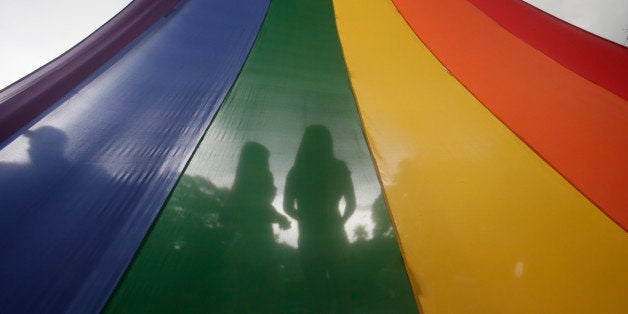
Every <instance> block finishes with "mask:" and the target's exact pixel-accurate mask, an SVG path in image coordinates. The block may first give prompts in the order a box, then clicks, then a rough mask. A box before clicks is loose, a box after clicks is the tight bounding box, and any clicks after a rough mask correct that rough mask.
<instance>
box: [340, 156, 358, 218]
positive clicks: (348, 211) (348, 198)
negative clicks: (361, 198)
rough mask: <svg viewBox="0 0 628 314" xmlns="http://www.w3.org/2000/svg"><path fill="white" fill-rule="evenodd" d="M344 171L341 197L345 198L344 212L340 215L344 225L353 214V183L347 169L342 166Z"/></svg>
mask: <svg viewBox="0 0 628 314" xmlns="http://www.w3.org/2000/svg"><path fill="white" fill-rule="evenodd" d="M344 167H345V169H346V171H345V178H344V180H343V182H344V184H343V190H344V192H343V197H344V198H345V204H346V205H345V211H344V213H343V215H342V223H346V222H347V220H349V218H351V215H353V212H355V206H356V205H355V191H354V190H353V182H352V181H351V172H349V169H348V168H346V165H344Z"/></svg>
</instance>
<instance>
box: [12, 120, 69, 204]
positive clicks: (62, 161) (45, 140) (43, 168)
mask: <svg viewBox="0 0 628 314" xmlns="http://www.w3.org/2000/svg"><path fill="white" fill-rule="evenodd" d="M24 135H25V136H26V137H27V138H28V139H29V144H30V145H29V147H28V155H29V158H30V163H24V164H20V163H0V188H2V190H3V191H5V193H2V196H0V201H1V202H2V207H3V208H5V209H12V210H17V209H20V208H30V207H32V206H34V203H35V202H36V201H37V199H39V198H43V197H45V196H46V195H41V194H42V191H45V189H43V190H42V189H41V188H42V187H43V186H46V185H51V186H54V181H55V180H57V179H58V176H59V174H60V173H59V172H60V171H61V170H62V169H66V168H68V166H69V162H68V161H67V160H66V158H65V155H64V149H65V145H66V143H67V137H66V135H65V134H64V133H63V132H62V131H60V130H58V129H56V128H53V127H50V126H44V127H41V128H38V129H37V130H34V131H30V130H29V131H26V132H24ZM9 191H11V192H10V193H9Z"/></svg>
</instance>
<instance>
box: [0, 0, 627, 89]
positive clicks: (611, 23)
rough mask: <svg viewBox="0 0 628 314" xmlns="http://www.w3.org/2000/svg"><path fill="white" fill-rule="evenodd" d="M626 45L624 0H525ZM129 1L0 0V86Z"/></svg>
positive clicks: (51, 55) (43, 61)
mask: <svg viewBox="0 0 628 314" xmlns="http://www.w3.org/2000/svg"><path fill="white" fill-rule="evenodd" d="M525 1H526V2H528V3H530V4H532V5H535V6H537V7H538V8H540V9H542V10H544V11H546V12H548V13H550V14H552V15H554V16H557V17H559V18H561V19H563V20H566V21H568V22H570V23H572V24H574V25H577V26H579V27H581V28H584V29H586V30H588V31H590V32H592V33H595V34H597V35H599V36H602V37H605V38H607V39H609V40H612V41H615V42H617V43H619V44H622V45H624V46H628V39H627V37H628V0H525ZM130 2H131V0H54V1H53V0H0V38H1V39H2V40H1V42H2V44H1V49H0V89H2V88H4V87H6V86H8V85H9V84H11V83H13V82H15V81H17V80H18V79H20V78H22V77H23V76H25V75H27V74H29V73H30V72H32V71H34V70H36V69H37V68H39V67H41V66H42V65H44V64H46V63H48V62H49V61H50V60H52V59H54V58H56V57H57V56H59V55H61V54H62V53H63V52H65V51H66V50H68V49H70V48H71V47H72V46H74V45H75V44H77V43H78V42H80V41H81V40H82V39H83V38H85V37H86V36H88V35H89V34H91V33H92V32H93V31H95V30H96V29H97V28H98V27H100V26H101V25H102V24H103V23H105V22H107V21H108V20H109V19H110V18H111V17H113V16H114V15H115V14H116V13H118V12H119V11H120V10H121V9H123V8H124V7H125V6H126V5H127V4H128V3H130Z"/></svg>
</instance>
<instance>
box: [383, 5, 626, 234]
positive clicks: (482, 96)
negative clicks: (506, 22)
mask: <svg viewBox="0 0 628 314" xmlns="http://www.w3.org/2000/svg"><path fill="white" fill-rule="evenodd" d="M393 2H394V3H395V5H396V6H397V8H398V10H399V11H400V12H401V14H402V15H403V17H404V18H405V19H406V21H407V22H408V23H409V25H410V26H411V27H412V29H413V31H414V32H415V33H416V34H417V35H418V36H419V38H420V39H421V40H422V41H423V42H424V43H425V44H426V45H427V46H428V48H429V49H430V50H431V51H432V52H433V53H434V54H435V55H436V56H437V57H438V58H439V60H440V61H441V62H442V63H443V64H444V65H445V66H446V67H447V68H448V70H449V71H451V73H453V75H454V76H456V78H458V80H460V81H461V83H462V84H463V85H465V86H466V87H467V88H468V89H469V90H470V91H471V92H472V93H473V94H474V95H475V96H476V97H477V98H478V99H479V100H480V101H481V102H482V103H483V104H484V105H485V106H486V107H487V108H488V109H489V110H490V111H491V112H493V114H495V115H496V116H497V117H498V118H499V119H500V120H501V121H502V122H504V123H505V124H506V125H507V126H508V127H509V128H510V129H511V130H513V131H514V132H515V133H516V134H517V135H518V136H519V137H520V138H521V139H522V140H523V141H525V142H526V143H527V144H528V145H529V146H530V147H531V148H532V149H534V150H535V151H536V152H537V153H538V154H539V155H540V156H541V157H542V158H544V159H545V160H546V161H547V162H548V163H549V164H550V165H552V166H553V167H554V168H555V169H556V170H557V171H559V172H560V173H561V174H562V175H563V176H564V177H565V178H566V179H567V180H569V181H570V182H571V183H572V184H573V185H574V186H575V187H576V188H578V189H579V190H580V191H581V192H582V193H583V194H584V195H585V196H587V197H588V198H589V199H590V200H591V201H592V202H594V203H595V204H596V205H597V206H598V207H599V208H601V209H602V211H604V212H605V213H606V214H607V215H608V216H609V217H610V218H612V219H613V220H614V221H615V222H617V223H618V224H619V225H620V226H621V227H622V228H624V230H628V193H626V191H628V162H627V160H626V159H627V157H626V156H628V103H627V102H626V100H623V99H622V98H620V97H618V96H616V95H614V94H613V93H611V92H609V91H607V90H605V89H604V88H602V87H600V86H597V85H595V84H593V83H591V82H589V81H587V80H586V79H584V78H582V77H580V76H578V75H577V74H575V73H573V72H571V71H569V70H567V69H565V68H564V67H562V66H561V65H560V64H558V63H556V62H555V61H553V60H552V59H550V58H549V57H547V56H545V55H544V54H542V53H540V52H539V51H537V50H535V49H534V48H532V47H530V46H528V45H527V44H525V43H524V42H523V41H521V40H520V39H518V38H517V37H515V36H513V35H512V34H510V33H508V32H507V31H506V30H504V29H502V28H500V27H499V26H498V25H497V24H495V23H494V22H493V21H492V20H490V19H489V18H488V17H487V16H485V15H484V14H483V13H482V12H480V11H479V10H478V9H477V8H475V7H473V6H472V5H471V4H469V3H467V2H466V1H462V0H393ZM566 218H567V217H566Z"/></svg>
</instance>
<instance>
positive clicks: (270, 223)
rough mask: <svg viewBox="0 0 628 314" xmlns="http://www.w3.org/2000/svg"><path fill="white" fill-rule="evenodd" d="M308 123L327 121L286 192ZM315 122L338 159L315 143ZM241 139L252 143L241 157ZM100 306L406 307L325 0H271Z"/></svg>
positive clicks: (410, 308) (407, 297)
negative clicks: (217, 104) (227, 87)
mask: <svg viewBox="0 0 628 314" xmlns="http://www.w3.org/2000/svg"><path fill="white" fill-rule="evenodd" d="M310 125H323V126H324V127H319V128H318V131H319V132H315V131H316V130H314V132H313V133H312V134H313V135H314V138H313V139H314V141H313V142H312V143H313V145H307V144H304V146H305V148H304V153H303V154H301V155H300V160H302V162H301V163H299V166H296V167H295V170H294V171H292V174H291V179H290V180H288V181H289V188H288V190H289V191H288V193H285V191H286V190H285V189H286V182H287V179H286V178H287V177H288V172H289V171H290V169H291V168H292V167H293V166H295V159H296V155H297V151H298V150H299V146H300V144H301V142H302V138H303V135H304V130H305V129H306V127H308V126H310ZM325 128H326V129H328V130H329V131H330V133H331V137H332V140H333V151H334V155H335V159H330V158H326V157H328V156H327V155H328V154H325V149H324V145H322V144H321V143H322V142H323V140H324V133H325V132H324V129H325ZM321 130H322V131H321ZM247 142H255V143H257V144H248V145H247V147H248V148H247V152H245V153H244V154H241V151H242V150H243V147H244V145H245V144H246V143H247ZM308 148H309V150H308ZM265 151H267V152H269V155H268V156H267V157H266V156H265V153H264V152H265ZM241 155H243V156H242V157H241ZM301 156H304V157H301ZM267 162H268V164H267ZM347 168H348V169H349V171H350V173H349V172H348V171H347ZM349 178H350V179H349ZM234 181H237V182H236V183H234ZM351 185H352V186H353V190H354V192H355V198H356V203H357V206H356V210H355V212H354V213H353V214H352V215H351V217H350V219H349V220H348V221H347V223H346V224H345V226H344V229H343V228H342V222H340V220H341V219H342V218H340V216H341V214H339V213H338V209H337V205H336V200H337V199H338V198H339V197H341V196H343V195H344V197H345V198H348V199H351V197H350V195H351V194H352V193H351V192H350V191H351ZM284 194H286V195H293V196H294V198H296V199H297V202H298V205H297V208H296V211H297V213H296V215H298V217H299V218H300V221H298V222H297V221H296V220H294V219H291V220H290V221H291V228H290V229H288V230H285V231H283V230H280V228H279V226H278V224H277V222H280V221H282V220H284V219H285V217H288V216H287V215H286V214H285V213H284V211H283V208H284V207H283V202H284ZM273 197H274V199H273ZM346 203H349V204H350V203H351V201H348V202H346ZM273 207H274V208H273ZM345 207H346V205H345V202H344V201H342V202H341V205H340V208H342V209H344V208H345ZM342 209H341V210H340V212H342ZM297 226H299V227H300V228H298V227H297ZM298 229H301V230H298ZM299 232H301V234H299ZM299 237H301V238H300V239H299ZM297 246H298V247H297ZM105 311H106V312H114V313H117V312H128V313H140V312H143V313H152V312H163V313H171V312H197V313H199V312H224V313H234V312H240V313H251V312H258V313H259V312H282V313H286V312H288V313H318V312H330V311H336V312H354V313H366V312H370V313H372V312H382V313H413V312H416V305H415V303H414V298H413V295H412V291H411V288H410V285H409V283H408V279H407V276H406V273H405V270H404V267H403V262H402V259H401V254H400V252H399V248H398V246H397V242H396V240H395V238H394V233H393V232H392V227H391V226H390V221H389V219H388V211H387V210H386V207H385V205H384V202H383V200H382V197H381V190H380V186H379V183H378V181H377V176H376V173H375V170H374V167H373V163H372V160H371V158H370V155H369V151H368V148H367V146H366V143H365V140H364V136H363V133H362V129H361V126H360V122H359V116H358V112H357V110H356V106H355V101H354V99H353V95H352V92H351V87H350V84H349V79H348V77H347V71H346V68H345V64H344V60H343V57H342V53H341V49H340V44H339V41H338V37H337V34H336V27H335V21H334V14H333V8H332V5H331V1H327V0H324V1H322V0H273V1H272V3H271V6H270V9H269V12H268V15H267V17H266V20H265V22H264V25H263V27H262V30H261V32H260V34H259V36H258V38H257V41H256V42H255V45H254V46H253V49H252V51H251V53H250V55H249V57H248V60H247V62H246V63H245V65H244V68H243V69H242V72H241V73H240V76H239V78H238V80H237V81H236V83H235V85H234V86H233V88H232V90H231V91H230V93H229V95H228V97H227V99H226V100H225V102H224V103H223V105H222V107H221V109H220V111H219V113H218V114H217V116H216V119H215V120H214V122H213V124H212V125H211V126H210V128H209V130H208V131H207V134H206V136H205V138H204V139H203V141H202V142H201V144H200V146H199V148H198V150H197V152H196V153H195V155H194V157H193V158H192V160H191V162H190V164H189V166H188V168H187V169H186V171H185V173H184V176H183V177H182V178H181V180H180V182H179V183H178V184H177V186H176V187H175V189H174V191H173V193H172V195H171V197H170V199H169V200H168V203H167V204H166V206H165V207H164V210H163V212H162V214H161V216H160V217H159V219H158V220H157V222H156V224H155V225H154V228H153V229H152V231H151V232H150V234H149V236H148V238H147V240H146V241H145V243H144V245H143V247H142V248H141V250H140V251H139V253H138V254H137V256H136V258H135V260H134V262H133V264H132V265H131V267H130V268H129V270H128V272H127V274H126V275H125V277H124V279H123V280H122V282H121V283H120V285H119V287H118V289H117V290H116V292H115V293H114V295H113V296H112V298H111V300H110V302H109V304H108V306H107V308H106V310H105Z"/></svg>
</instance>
